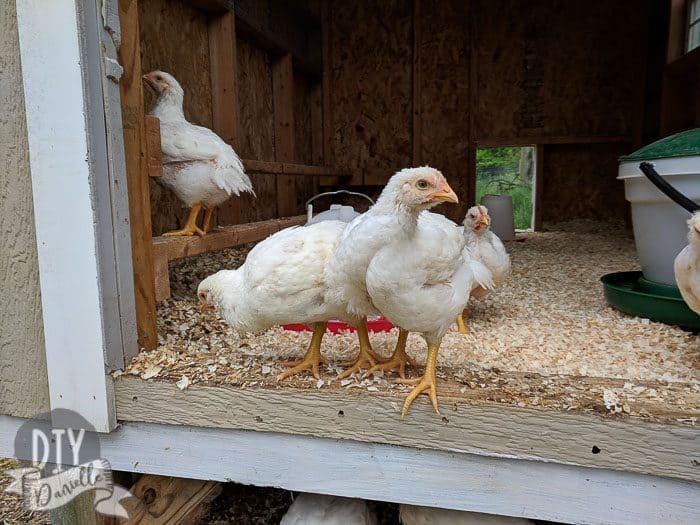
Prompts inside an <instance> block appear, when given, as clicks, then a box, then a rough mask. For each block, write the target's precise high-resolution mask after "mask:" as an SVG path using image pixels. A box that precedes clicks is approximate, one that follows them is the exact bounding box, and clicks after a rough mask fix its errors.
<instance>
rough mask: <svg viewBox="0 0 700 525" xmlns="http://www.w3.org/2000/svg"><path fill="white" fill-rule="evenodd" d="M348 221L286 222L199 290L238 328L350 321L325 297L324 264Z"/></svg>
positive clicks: (201, 285) (247, 328)
mask: <svg viewBox="0 0 700 525" xmlns="http://www.w3.org/2000/svg"><path fill="white" fill-rule="evenodd" d="M345 226H346V223H344V222H342V221H323V222H319V223H316V224H312V225H309V226H303V227H293V228H287V229H285V230H282V231H279V232H277V233H275V234H274V235H272V236H270V237H268V238H267V239H265V240H264V241H261V242H260V243H258V244H257V245H256V246H255V247H254V248H253V249H252V250H251V251H250V253H249V254H248V257H247V258H246V261H245V263H244V264H243V265H242V266H241V267H240V268H238V269H237V270H221V271H219V272H217V273H215V274H214V275H211V276H209V277H207V278H206V279H205V280H204V281H202V282H201V283H200V285H199V290H200V292H201V291H205V292H207V293H209V294H211V301H212V302H213V303H214V304H215V305H216V309H217V311H218V312H219V313H220V314H221V315H222V316H223V317H224V318H225V319H226V321H227V322H228V323H229V324H230V325H231V326H232V327H233V328H234V329H236V330H239V331H244V332H259V331H261V330H265V329H267V328H270V327H271V326H275V325H279V324H287V323H314V322H321V321H327V320H329V319H343V320H347V321H351V320H350V319H348V318H347V317H346V316H345V309H344V308H342V307H337V306H336V305H333V304H331V303H329V302H327V301H326V299H325V294H326V288H327V283H326V280H325V275H324V270H325V267H326V264H327V262H328V260H329V258H330V256H331V254H332V253H333V250H334V249H335V247H336V245H337V244H338V241H339V240H340V236H341V234H342V232H343V230H344V229H345Z"/></svg>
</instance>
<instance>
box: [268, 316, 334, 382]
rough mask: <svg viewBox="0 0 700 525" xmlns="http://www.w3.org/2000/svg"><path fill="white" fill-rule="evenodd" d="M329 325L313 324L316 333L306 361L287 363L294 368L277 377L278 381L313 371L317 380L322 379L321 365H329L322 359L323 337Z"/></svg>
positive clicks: (312, 337)
mask: <svg viewBox="0 0 700 525" xmlns="http://www.w3.org/2000/svg"><path fill="white" fill-rule="evenodd" d="M326 325H327V323H313V325H312V326H313V329H314V333H313V335H312V336H311V343H309V349H308V350H307V351H306V354H305V355H304V359H302V360H301V361H292V362H289V363H285V364H286V365H288V366H290V365H291V366H292V368H290V369H289V370H287V371H286V372H282V373H281V374H280V375H278V376H277V381H282V380H283V379H287V378H288V377H291V376H295V375H297V374H300V373H301V372H306V371H309V370H310V371H311V373H312V374H313V375H314V377H315V378H316V379H318V378H319V377H320V373H319V366H320V365H321V364H324V365H327V364H328V361H327V360H326V359H325V358H323V357H321V340H322V339H323V335H324V334H325V333H326Z"/></svg>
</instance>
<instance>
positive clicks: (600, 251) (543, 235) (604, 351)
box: [117, 221, 700, 408]
mask: <svg viewBox="0 0 700 525" xmlns="http://www.w3.org/2000/svg"><path fill="white" fill-rule="evenodd" d="M250 247H251V246H247V247H240V248H234V249H229V250H224V251H221V252H216V253H211V254H206V255H203V256H198V257H193V258H189V259H183V260H180V261H174V262H173V263H171V266H170V279H171V287H172V297H171V298H170V299H168V300H165V301H162V302H161V303H160V304H159V308H158V329H159V347H158V349H156V350H154V351H150V352H142V353H141V354H140V355H139V356H138V357H137V358H136V359H135V360H134V361H133V362H132V363H131V365H130V366H129V367H128V368H127V369H126V370H125V371H124V373H125V374H133V375H138V376H140V377H141V378H143V379H150V378H158V379H165V378H167V379H170V380H176V381H179V383H178V386H180V387H181V388H187V387H188V386H189V385H190V384H195V383H197V382H208V383H219V384H238V385H255V384H257V383H258V382H260V383H265V382H269V381H270V380H271V379H272V378H273V377H274V375H276V374H277V373H279V372H281V371H282V370H283V369H284V368H283V366H282V365H281V364H280V361H282V360H288V359H291V358H299V357H301V356H302V355H303V353H304V351H305V349H306V345H307V344H308V341H309V338H310V334H309V333H308V332H293V331H287V330H283V329H281V328H272V329H270V330H268V331H266V332H264V333H262V334H256V335H253V334H239V333H236V332H234V331H233V330H231V329H230V328H229V327H228V325H226V323H224V322H223V321H221V320H220V319H218V318H217V317H216V315H215V314H212V313H207V312H205V313H202V312H200V310H199V307H198V304H197V297H196V288H197V285H198V284H199V282H200V281H201V280H202V279H203V278H204V277H206V276H207V275H209V274H211V273H213V272H215V271H217V270H219V269H222V268H235V267H238V266H239V265H240V264H242V263H243V262H244V260H245V256H246V254H247V252H248V250H249V249H250ZM507 249H508V251H509V253H510V254H511V258H512V262H513V272H512V275H511V276H510V278H509V279H508V280H507V281H506V283H505V284H504V285H503V286H502V287H501V288H499V289H498V290H496V291H494V292H492V293H491V294H489V295H488V296H487V297H486V298H485V299H482V300H472V301H470V304H469V307H468V313H469V315H468V323H469V325H470V327H471V334H469V335H466V336H465V335H462V334H459V333H458V332H456V330H453V331H452V332H450V333H448V334H447V335H446V336H445V338H444V340H443V343H442V346H441V349H440V355H439V360H438V364H439V366H440V367H441V369H442V371H443V374H444V373H445V371H453V372H454V373H455V374H456V375H460V374H461V375H462V376H464V375H465V374H466V375H467V376H479V375H482V374H483V373H487V372H489V371H494V370H495V371H496V372H498V373H500V372H514V373H536V374H539V375H541V376H550V375H551V376H555V375H556V376H585V377H600V378H619V379H624V380H626V381H627V382H625V385H627V387H628V388H627V390H631V389H637V390H638V391H641V390H639V388H641V387H637V386H635V383H636V382H644V381H653V382H661V383H666V384H669V388H670V387H671V386H673V388H670V390H673V391H674V392H675V394H674V395H676V396H677V395H678V390H679V389H681V390H685V391H687V392H689V393H693V394H695V395H697V394H698V392H700V341H699V340H698V338H697V336H696V335H694V334H692V333H690V332H686V331H684V330H681V329H679V328H676V327H672V326H668V325H665V324H661V323H655V322H651V321H649V320H648V319H640V318H635V317H631V316H627V315H625V314H622V313H620V312H618V311H616V310H614V309H612V308H610V307H609V306H608V305H607V304H606V302H605V299H604V297H603V291H602V285H601V283H600V277H601V276H602V275H604V274H606V273H609V272H616V271H626V270H635V269H637V268H638V262H637V258H636V252H635V248H634V241H633V239H632V236H631V233H629V232H628V231H626V230H625V229H624V228H623V227H622V225H621V224H612V223H600V222H594V221H572V222H569V223H564V224H558V225H555V226H552V227H550V230H549V231H545V232H538V233H523V234H518V239H517V240H516V241H513V242H509V243H507ZM371 339H372V344H373V346H374V348H375V350H376V351H377V352H378V353H380V354H382V355H384V356H388V355H390V354H391V352H392V350H393V346H394V342H395V339H396V330H394V331H392V332H388V333H374V334H371ZM407 350H408V353H409V354H411V355H413V356H414V357H416V359H417V361H418V363H419V364H421V365H422V364H423V363H424V360H425V343H424V342H423V340H422V338H421V337H420V336H419V335H417V334H411V335H410V337H409V341H408V345H407ZM357 351H358V343H357V340H356V337H355V335H354V334H353V333H343V334H338V335H332V334H330V333H329V334H327V335H326V337H325V338H324V341H323V345H322V352H323V354H324V355H325V357H327V358H328V359H329V360H330V361H331V365H330V366H329V367H325V368H322V379H321V380H316V379H314V378H312V377H306V378H300V379H299V380H293V381H292V383H293V384H294V385H295V386H299V384H306V385H308V386H312V387H313V386H315V387H317V388H320V387H321V386H323V384H327V383H328V382H330V381H335V376H336V375H337V373H338V372H339V371H340V370H341V367H340V366H339V364H338V363H340V362H341V361H343V360H347V359H351V358H353V357H354V356H355V355H356V353H357ZM117 375H120V372H118V373H117ZM677 383H681V384H682V385H681V384H677ZM341 384H342V386H346V387H348V388H351V387H353V386H361V387H362V388H368V389H369V390H370V391H373V390H374V389H394V388H399V389H400V390H404V389H405V388H406V387H404V386H398V385H395V384H394V383H393V382H392V381H389V380H387V378H384V377H377V378H374V379H365V380H364V381H363V380H362V379H361V378H360V377H359V376H355V377H353V378H350V379H348V380H345V381H344V382H343V383H341ZM671 384H673V385H671ZM642 390H643V389H642ZM631 391H632V392H634V390H631ZM653 393H654V396H659V395H660V396H661V397H663V392H662V391H661V392H660V391H659V388H656V389H653ZM610 395H611V394H609V396H608V397H610ZM695 397H696V396H695ZM607 404H608V403H606V405H607ZM609 404H611V405H612V406H616V405H615V403H614V402H612V401H611V402H610V403H609ZM695 408H697V407H695Z"/></svg>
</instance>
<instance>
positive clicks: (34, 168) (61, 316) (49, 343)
mask: <svg viewBox="0 0 700 525" xmlns="http://www.w3.org/2000/svg"><path fill="white" fill-rule="evenodd" d="M77 8H78V6H77V4H76V0H52V1H51V2H46V1H44V0H17V21H18V27H19V37H20V53H21V57H22V77H23V85H24V96H25V105H26V113H27V132H28V138H29V158H30V166H31V173H32V187H33V188H32V190H33V198H34V214H35V222H36V236H37V245H38V255H39V275H40V282H41V297H42V308H43V317H44V335H45V341H46V360H47V369H48V375H49V397H50V402H51V408H52V409H55V408H68V409H71V410H74V411H77V412H79V413H80V414H81V415H82V416H83V417H84V418H85V419H86V420H87V421H89V422H90V423H91V424H92V425H93V426H94V427H95V429H97V430H98V431H103V432H106V431H109V430H111V429H113V428H114V426H115V425H116V420H115V415H114V396H113V393H112V388H111V378H109V377H107V376H106V375H105V361H104V352H105V349H106V340H105V333H104V324H103V317H102V316H103V312H102V302H101V295H100V294H101V288H100V275H99V267H98V265H99V262H98V252H97V238H96V224H97V222H98V220H97V212H96V210H95V209H94V206H93V204H94V195H93V186H92V184H91V182H92V180H91V163H90V151H89V148H88V145H89V142H88V135H87V129H88V118H89V114H88V106H87V93H86V86H85V84H84V82H83V76H82V70H81V63H82V58H83V57H82V56H81V48H80V33H79V22H78V9H77ZM18 357H19V356H18ZM20 358H21V357H20ZM54 423H55V424H56V425H61V424H62V422H60V421H54Z"/></svg>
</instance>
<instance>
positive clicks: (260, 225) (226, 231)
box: [153, 215, 306, 261]
mask: <svg viewBox="0 0 700 525" xmlns="http://www.w3.org/2000/svg"><path fill="white" fill-rule="evenodd" d="M305 222H306V215H297V216H295V217H287V218H283V219H270V220H267V221H260V222H251V223H248V224H236V225H234V226H226V227H223V228H219V229H218V230H215V231H212V232H210V233H208V234H207V235H205V236H204V237H197V236H192V237H154V238H153V251H154V253H155V255H156V258H158V259H159V258H161V257H166V258H167V259H168V260H169V261H172V260H174V259H182V258H183V257H190V256H192V255H199V254H200V253H206V252H211V251H216V250H223V249H225V248H230V247H232V246H239V245H241V244H247V243H249V242H255V241H259V240H261V239H264V238H265V237H267V236H268V235H271V234H273V233H275V232H278V231H280V230H283V229H284V228H289V227H290V226H297V225H299V224H304V223H305Z"/></svg>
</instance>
